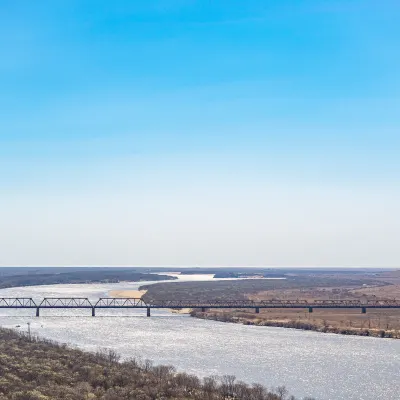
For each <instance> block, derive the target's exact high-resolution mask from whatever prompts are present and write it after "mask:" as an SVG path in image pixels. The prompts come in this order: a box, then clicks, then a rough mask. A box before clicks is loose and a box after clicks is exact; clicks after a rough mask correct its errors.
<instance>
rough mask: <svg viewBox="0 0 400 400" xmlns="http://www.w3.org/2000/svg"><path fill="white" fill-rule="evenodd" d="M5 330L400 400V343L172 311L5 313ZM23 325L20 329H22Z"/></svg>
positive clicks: (317, 391)
mask: <svg viewBox="0 0 400 400" xmlns="http://www.w3.org/2000/svg"><path fill="white" fill-rule="evenodd" d="M142 284H144V282H142V283H140V284H133V283H132V284H129V283H120V284H93V285H51V286H34V287H23V288H12V289H2V290H0V297H33V298H34V299H39V298H42V297H46V296H47V297H56V296H64V297H89V298H91V299H95V298H98V297H105V296H107V294H108V292H109V291H110V290H127V289H132V290H134V289H137V288H138V287H139V286H140V285H142ZM0 314H1V316H0V325H2V326H5V327H10V328H15V329H19V330H23V331H26V330H27V323H28V322H30V323H31V329H32V332H33V333H34V334H38V335H39V336H41V337H44V338H49V339H53V340H57V341H59V342H63V343H68V344H70V345H74V346H78V347H80V348H82V349H85V350H89V351H96V350H98V349H100V348H110V349H115V350H116V351H118V353H120V354H121V355H122V357H123V358H129V357H132V356H141V357H142V358H149V359H151V360H153V361H154V362H155V363H157V364H172V365H174V366H175V367H177V368H178V369H179V370H182V371H186V372H189V373H193V374H196V375H198V376H206V375H225V374H232V375H235V376H236V377H237V378H238V379H240V380H243V381H245V382H248V383H252V382H258V383H262V384H264V385H265V386H267V387H276V386H279V385H285V386H286V387H287V388H288V389H289V391H290V392H291V393H292V394H294V395H295V396H296V397H302V396H313V397H315V398H317V399H320V400H328V399H332V400H340V399H346V400H348V399H351V400H378V399H382V400H383V399H384V400H388V399H393V400H394V399H396V400H398V399H400V394H399V393H400V379H399V378H400V376H399V374H400V340H392V339H376V338H369V337H358V336H341V335H335V334H323V333H317V332H306V331H300V330H294V329H285V328H269V327H257V326H244V325H239V324H230V323H222V322H215V321H205V320H201V319H196V318H191V317H189V316H187V315H181V314H172V313H170V312H169V311H167V310H152V317H151V318H147V317H145V310H138V311H136V310H97V311H96V314H97V316H96V317H95V318H92V317H91V316H89V315H90V310H41V317H40V318H36V317H34V316H33V315H34V310H4V309H3V310H0ZM18 325H19V327H17V326H18Z"/></svg>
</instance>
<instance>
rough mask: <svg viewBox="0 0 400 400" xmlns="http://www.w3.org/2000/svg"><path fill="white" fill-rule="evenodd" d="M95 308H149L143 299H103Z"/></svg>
mask: <svg viewBox="0 0 400 400" xmlns="http://www.w3.org/2000/svg"><path fill="white" fill-rule="evenodd" d="M94 307H95V308H147V307H149V305H147V304H146V303H145V302H144V301H143V300H142V299H136V298H129V297H126V298H120V297H102V298H100V299H99V300H98V302H97V303H95V304H94Z"/></svg>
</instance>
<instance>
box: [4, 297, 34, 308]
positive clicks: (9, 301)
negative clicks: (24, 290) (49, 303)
mask: <svg viewBox="0 0 400 400" xmlns="http://www.w3.org/2000/svg"><path fill="white" fill-rule="evenodd" d="M36 307H37V305H36V303H35V302H34V301H33V299H32V298H31V297H1V298H0V308H36Z"/></svg>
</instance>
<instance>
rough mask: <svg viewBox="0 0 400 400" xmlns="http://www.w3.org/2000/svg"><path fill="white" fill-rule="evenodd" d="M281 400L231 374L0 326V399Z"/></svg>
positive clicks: (280, 393) (282, 395)
mask: <svg viewBox="0 0 400 400" xmlns="http://www.w3.org/2000/svg"><path fill="white" fill-rule="evenodd" d="M96 399H101V400H157V399H159V400H167V399H198V400H224V399H232V400H233V399H243V400H284V399H288V400H289V399H294V397H292V396H288V395H287V390H286V389H285V388H284V387H279V388H277V389H276V390H274V391H267V390H266V389H265V388H264V387H263V386H261V385H258V384H253V385H252V386H249V385H247V384H245V383H243V382H240V381H236V379H235V377H234V376H223V377H221V378H216V377H208V378H204V379H203V380H200V379H199V378H198V377H196V376H193V375H188V374H186V373H183V372H177V371H176V370H175V368H174V367H172V366H165V365H161V366H160V365H159V366H154V365H153V364H152V363H151V361H149V360H144V361H142V360H139V359H130V360H128V361H124V362H119V356H118V355H117V354H116V353H115V352H113V351H108V352H99V353H97V354H93V353H86V352H83V351H81V350H77V349H70V348H67V347H66V346H65V345H59V344H56V343H53V342H49V341H45V340H38V339H37V338H32V339H30V338H28V337H27V336H25V335H22V334H20V333H17V332H15V331H12V330H7V329H0V400H96Z"/></svg>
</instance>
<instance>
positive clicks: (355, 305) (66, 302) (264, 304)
mask: <svg viewBox="0 0 400 400" xmlns="http://www.w3.org/2000/svg"><path fill="white" fill-rule="evenodd" d="M163 308H169V309H184V308H190V309H201V310H202V311H203V312H205V311H206V310H207V309H209V308H225V309H254V311H255V312H256V313H259V312H260V309H262V308H293V309H295V308H303V309H306V310H308V312H310V313H311V312H313V310H314V309H321V308H323V309H326V308H335V309H340V308H343V309H360V310H361V312H362V313H363V314H365V313H366V312H367V309H383V308H400V300H373V301H371V300H368V301H359V300H313V301H307V300H299V299H294V300H262V301H252V300H227V301H223V300H209V301H196V300H159V301H152V302H146V301H144V300H143V299H140V298H116V297H101V298H99V299H95V300H93V299H91V300H90V299H89V298H87V297H45V298H43V299H40V300H37V299H36V300H34V299H33V298H31V297H2V298H0V309H34V310H36V316H37V317H39V316H40V310H41V309H88V310H91V312H92V316H93V317H94V316H96V310H98V309H146V310H147V316H148V317H150V315H151V309H163Z"/></svg>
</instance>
